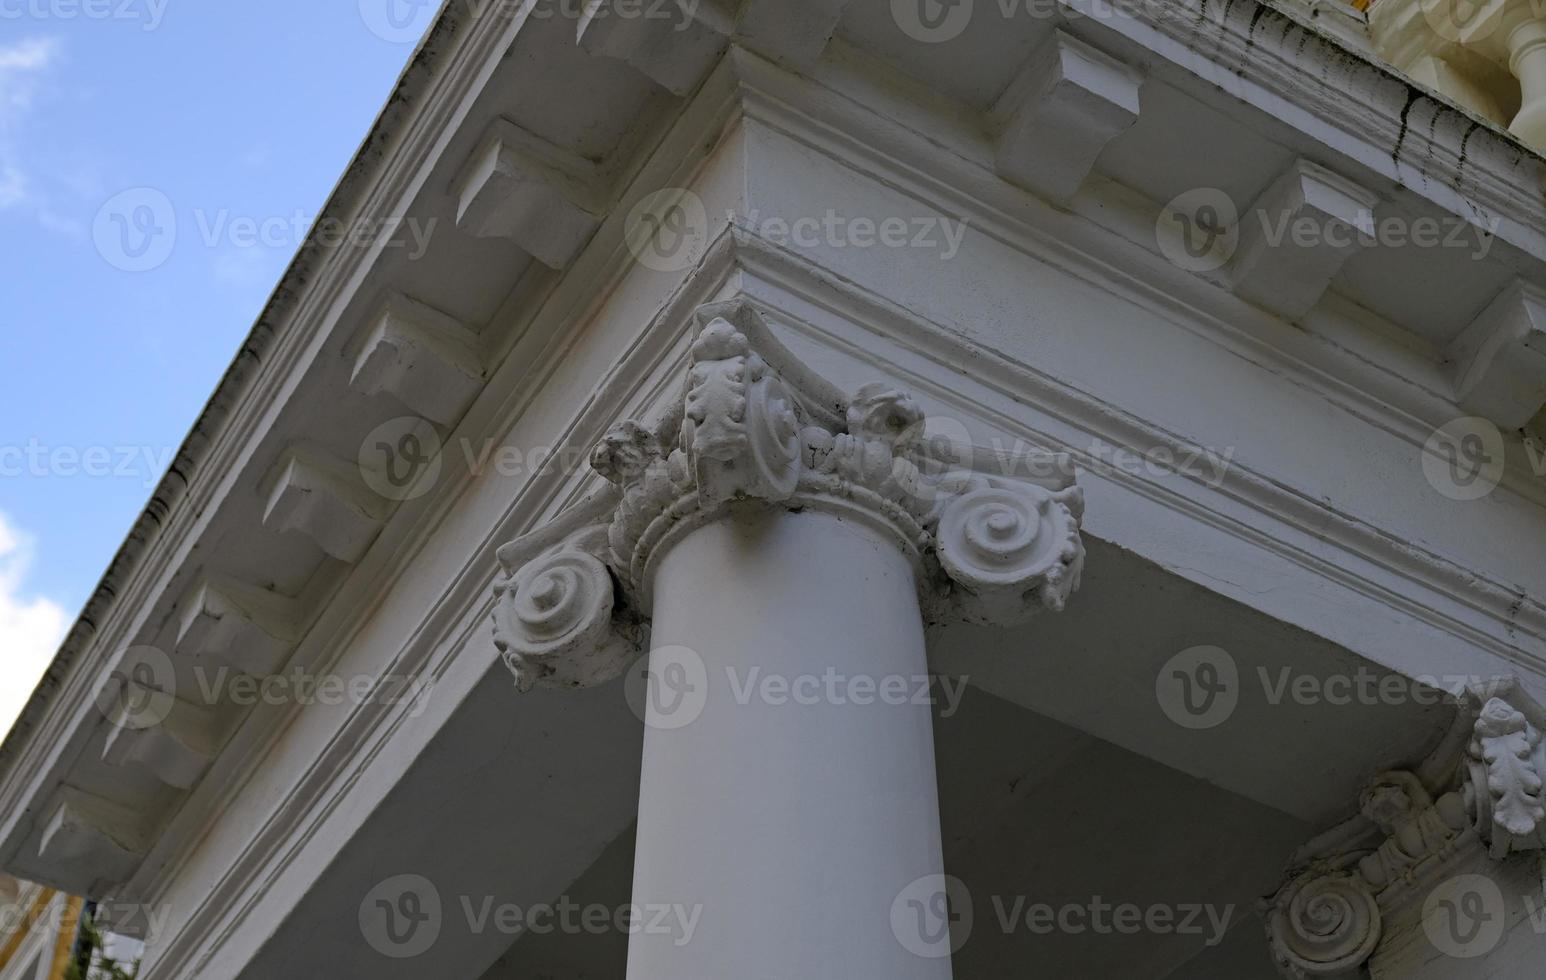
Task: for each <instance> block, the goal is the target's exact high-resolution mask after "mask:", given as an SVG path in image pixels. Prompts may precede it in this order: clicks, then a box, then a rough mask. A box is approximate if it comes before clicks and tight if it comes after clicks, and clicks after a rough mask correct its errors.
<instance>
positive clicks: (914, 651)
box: [628, 505, 950, 980]
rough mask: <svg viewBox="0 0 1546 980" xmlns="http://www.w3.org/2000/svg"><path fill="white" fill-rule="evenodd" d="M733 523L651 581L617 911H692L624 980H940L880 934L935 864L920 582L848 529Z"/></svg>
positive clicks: (643, 936) (849, 523)
mask: <svg viewBox="0 0 1546 980" xmlns="http://www.w3.org/2000/svg"><path fill="white" fill-rule="evenodd" d="M729 515H730V516H729V518H728V519H721V520H719V521H717V522H715V523H712V524H709V525H707V526H704V527H700V528H698V529H696V530H693V531H690V532H688V533H687V534H686V535H685V536H684V537H683V538H682V539H681V540H680V541H678V542H676V543H675V544H673V545H670V546H669V550H668V552H667V553H666V554H665V555H664V557H663V558H662V560H661V564H660V566H659V570H658V573H657V575H656V578H655V582H654V609H653V614H654V639H653V644H652V646H653V650H652V653H651V665H650V669H651V671H652V675H651V683H650V703H649V708H648V711H649V718H648V721H649V725H648V728H647V730H646V734H645V742H644V760H643V771H642V786H641V791H640V801H639V824H638V846H637V856H636V858H635V872H634V902H635V903H636V904H639V905H642V906H648V905H651V904H656V903H658V904H661V905H668V904H680V905H684V906H689V907H692V906H701V917H700V920H699V924H698V926H697V929H696V932H695V934H694V935H693V937H692V939H691V940H690V941H687V942H683V941H682V937H681V936H677V935H668V934H664V933H661V934H651V933H650V932H649V931H647V930H644V931H640V932H637V933H636V934H635V935H634V936H633V937H632V939H631V942H630V947H629V957H628V976H629V978H630V980H729V978H736V980H742V978H746V980H750V978H755V980H810V978H815V977H845V978H851V980H945V978H948V977H950V965H949V958H948V955H943V956H938V957H928V956H919V955H917V953H916V952H915V951H910V950H909V949H907V948H905V947H904V945H903V943H902V941H901V940H899V939H898V936H897V934H896V929H894V928H893V925H892V922H893V918H892V908H893V904H894V903H895V902H896V901H897V899H898V896H899V895H901V894H902V893H903V891H904V889H906V888H907V886H908V885H909V884H910V883H913V882H915V881H916V880H917V879H919V878H921V877H923V876H928V875H939V874H941V873H942V869H943V861H942V856H941V846H940V831H939V806H938V796H937V789H936V785H935V771H934V744H933V729H932V717H931V713H930V709H929V707H928V703H927V697H926V696H924V695H923V694H922V693H921V692H922V691H923V690H924V686H925V685H926V684H927V680H926V678H927V670H928V668H927V663H926V659H925V652H924V638H923V625H922V619H921V616H920V612H919V605H918V598H917V586H916V577H915V572H914V570H913V568H912V566H911V564H910V563H909V561H908V560H907V558H906V557H905V556H904V552H903V550H902V548H901V546H900V545H899V544H898V543H897V542H896V541H895V540H893V538H892V537H891V536H889V535H887V534H886V533H885V532H884V530H883V529H882V528H880V527H877V526H873V525H871V524H869V523H868V522H866V521H864V520H863V519H862V518H860V517H858V516H857V515H855V516H853V517H846V516H845V517H842V518H839V517H836V516H833V515H830V514H827V513H819V512H815V511H812V510H806V511H803V512H799V513H791V512H787V511H783V510H776V509H772V508H767V507H763V506H759V505H746V506H735V507H732V508H730V510H729ZM684 650H688V651H692V653H691V654H688V653H685V652H684ZM694 656H696V657H699V658H701V662H702V665H703V672H702V674H701V675H698V676H697V678H695V679H694V680H692V681H688V680H686V679H687V678H689V677H691V676H692V675H693V670H691V669H688V670H683V669H682V665H683V659H684V658H685V660H686V661H688V662H689V664H688V666H692V662H693V658H694ZM700 708H701V711H699V710H698V709H700ZM683 712H685V713H686V714H682V713H683ZM694 713H695V717H693V720H692V721H691V722H690V723H688V724H685V725H680V727H674V726H677V725H678V724H679V722H680V721H681V720H683V719H685V718H686V717H688V716H690V715H693V714H694ZM914 890H916V889H914ZM938 944H939V946H938V951H939V952H941V953H946V952H948V939H947V938H943V937H941V938H940V939H939V940H938Z"/></svg>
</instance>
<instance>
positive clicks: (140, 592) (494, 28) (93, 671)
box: [0, 4, 519, 837]
mask: <svg viewBox="0 0 1546 980" xmlns="http://www.w3.org/2000/svg"><path fill="white" fill-rule="evenodd" d="M518 26H519V25H518V24H517V23H514V22H512V21H510V20H509V19H508V18H507V17H505V16H503V15H500V16H491V17H485V18H483V19H481V20H476V21H473V20H472V19H471V18H470V17H468V16H467V15H466V14H465V13H464V12H463V11H462V10H461V8H460V6H459V5H457V4H448V5H447V7H446V9H445V11H444V12H443V14H442V16H441V17H440V19H439V20H438V21H437V23H436V26H435V28H434V30H433V31H432V32H431V33H430V34H429V35H428V36H426V38H425V39H424V40H423V42H421V44H420V45H419V47H418V48H417V50H416V51H415V53H414V56H413V58H412V60H411V61H410V62H409V65H408V67H407V68H406V69H405V71H404V72H403V75H402V77H401V78H400V79H399V82H398V85H397V88H396V90H395V91H394V95H393V98H392V99H391V100H390V101H389V102H388V104H387V106H386V107H385V108H384V109H383V110H382V113H381V115H380V117H379V118H378V119H377V121H376V123H375V125H374V127H373V128H372V130H371V133H370V135H369V136H368V137H367V138H366V140H365V142H364V143H363V145H362V146H361V148H360V150H359V151H358V152H357V154H356V156H355V158H354V161H353V162H352V163H351V164H350V166H349V168H348V169H347V170H346V171H345V175H344V177H343V179H342V180H341V181H340V183H339V185H338V187H337V188H336V189H335V190H334V191H333V193H332V195H331V196H330V197H329V200H328V202H327V204H326V205H325V206H324V208H323V210H322V211H321V213H320V216H319V220H318V221H317V222H316V223H315V224H314V226H313V227H314V228H327V227H329V226H331V225H333V223H334V222H335V221H336V222H346V221H347V220H348V218H349V217H350V216H351V215H354V214H359V213H378V212H379V213H388V212H391V211H392V210H393V207H394V204H395V202H399V201H402V200H405V199H408V198H411V196H412V195H413V193H414V192H415V191H416V189H417V188H418V186H419V185H420V184H421V183H422V181H423V180H424V178H425V177H426V176H427V166H428V164H429V163H431V162H432V161H433V159H434V157H435V153H436V151H437V150H438V148H439V146H440V145H441V144H442V143H443V142H444V141H445V140H446V139H448V138H449V134H450V132H451V130H448V129H446V128H445V123H446V120H447V119H448V118H451V119H454V118H456V117H458V116H459V115H460V113H461V111H463V109H464V108H465V107H464V105H463V103H464V100H465V99H466V97H467V95H468V94H469V93H470V92H475V91H477V90H478V89H479V88H480V86H481V84H482V79H483V78H484V77H486V74H487V72H488V71H490V70H492V67H493V63H491V62H490V60H489V57H488V56H489V54H490V53H491V52H494V51H498V50H501V45H507V44H508V43H509V39H510V36H511V35H512V34H513V32H514V30H516V29H518ZM387 147H391V148H392V152H390V153H388V152H385V151H386V148H387ZM397 210H398V211H401V210H402V208H401V207H398V208H397ZM378 254H379V243H378V248H376V249H372V250H369V251H362V250H355V249H336V248H327V247H325V246H324V245H322V244H319V243H318V242H316V241H314V240H308V241H307V242H306V243H304V244H303V246H302V247H301V249H300V250H299V251H298V252H297V255H296V257H295V258H294V259H293V260H292V262H291V265H290V266H289V268H288V269H287V270H286V272H285V274H284V277H283V279H282V280H281V282H280V285H279V286H278V288H276V290H275V292H274V294H273V297H272V298H271V299H270V301H269V304H268V306H267V307H266V308H265V310H264V311H263V313H262V314H261V315H260V317H259V319H258V321H257V324H256V325H255V326H254V328H253V330H252V332H251V333H250V334H249V336H248V338H247V339H246V340H245V341H244V342H243V344H242V346H241V349H240V350H239V352H238V354H237V356H236V360H235V361H234V363H233V364H232V366H231V367H230V369H228V371H227V372H226V374H225V376H224V377H223V378H222V380H221V382H220V384H219V385H218V387H217V388H216V390H215V393H214V395H213V396H212V397H211V398H210V401H209V403H208V404H207V405H206V407H205V409H204V411H203V413H202V414H201V416H200V417H199V419H198V420H197V421H196V422H195V424H194V426H193V428H192V430H191V433H190V435H189V437H188V438H187V440H186V441H185V443H184V444H183V446H182V447H181V448H180V450H179V452H178V455H177V457H176V458H175V460H174V461H173V463H172V466H171V468H170V471H169V472H168V474H167V476H166V477H165V478H164V479H163V480H162V482H161V484H160V485H159V486H158V487H157V489H156V491H155V492H154V493H153V495H152V497H151V500H150V503H149V504H148V505H147V507H146V509H145V511H144V513H143V514H142V515H141V517H140V518H139V519H138V520H137V521H136V523H135V525H134V528H133V529H132V530H131V531H130V533H129V536H128V539H127V540H126V541H125V543H124V545H123V546H122V547H121V548H120V550H119V552H118V554H117V555H116V556H115V557H114V559H113V561H112V562H111V564H110V565H109V567H108V571H107V572H106V574H105V575H104V577H103V579H102V581H101V583H99V585H98V586H97V588H96V590H95V592H94V593H93V595H92V597H91V598H90V599H89V600H88V601H87V604H86V607H85V609H84V611H83V612H82V614H81V615H80V617H79V618H78V620H77V621H76V623H75V625H74V626H73V627H72V628H71V630H70V633H69V634H68V636H67V637H66V639H65V641H64V643H63V644H62V645H61V647H60V650H59V652H58V654H57V655H56V657H55V659H54V661H53V663H52V665H51V666H50V668H49V670H48V672H47V673H46V674H45V676H44V678H43V680H42V682H41V683H40V684H39V687H38V690H37V692H36V693H35V694H34V695H33V697H32V699H31V700H30V701H29V702H28V704H27V706H26V708H25V709H24V710H23V712H22V715H21V718H20V719H19V720H18V722H17V724H16V726H15V727H14V728H13V729H12V731H11V734H10V735H9V736H8V737H7V739H6V741H5V743H4V745H3V746H0V768H3V778H0V798H6V799H15V798H18V797H20V796H21V795H22V791H20V790H19V789H18V785H17V784H18V783H19V782H21V781H28V780H30V781H33V782H36V781H37V780H42V779H47V778H48V777H49V774H50V772H51V767H50V766H48V765H47V764H46V763H45V762H43V761H42V760H41V759H40V758H39V756H40V755H42V754H45V753H55V752H58V751H62V750H65V749H67V747H68V746H70V745H72V744H73V738H72V737H71V735H70V733H69V732H68V731H67V729H69V728H73V727H74V726H75V725H76V724H77V722H78V721H79V720H80V719H79V717H78V714H79V713H78V712H75V711H71V710H61V709H59V708H58V704H59V703H60V702H63V703H68V704H85V703H87V702H89V700H90V699H91V698H92V697H93V696H94V695H95V692H94V691H92V690H88V688H90V687H91V686H92V685H94V684H95V683H96V681H97V678H98V670H97V668H98V667H99V666H100V663H99V661H100V660H101V658H102V657H103V656H105V655H108V654H111V653H112V652H113V651H114V649H115V648H117V647H118V646H119V645H121V642H122V640H121V638H122V637H123V636H124V635H127V634H131V633H132V632H133V631H134V630H135V629H136V628H137V624H139V623H142V622H143V621H144V620H145V619H146V618H147V617H148V616H149V615H151V613H152V612H153V611H154V609H155V607H156V605H157V603H156V599H157V598H158V596H159V595H160V594H161V593H162V591H163V590H164V589H165V586H166V583H167V582H168V581H169V580H170V578H171V576H172V575H174V574H175V573H176V572H177V570H178V569H179V568H180V567H181V564H182V558H183V556H185V555H186V553H187V551H188V550H189V549H190V548H191V547H192V542H194V541H195V540H196V539H197V538H198V536H199V535H200V534H201V533H203V531H204V530H205V529H206V528H207V527H208V525H209V523H210V521H211V520H212V519H213V517H214V512H215V508H214V507H213V504H214V502H216V501H218V500H219V499H221V498H222V497H224V496H225V495H227V494H228V493H229V492H230V491H231V489H232V487H233V486H234V485H235V484H236V483H237V482H238V481H239V480H240V479H241V478H242V477H243V475H244V474H245V467H243V466H242V465H241V463H242V461H243V458H244V456H245V454H246V453H247V452H248V451H249V449H250V446H251V445H252V444H253V443H254V442H255V440H256V438H257V436H258V434H259V433H261V432H262V431H263V430H264V428H265V427H266V426H267V425H269V424H271V423H272V421H273V418H274V417H275V416H276V415H277V413H278V412H279V410H280V409H281V408H282V407H283V406H284V404H285V403H286V401H287V396H288V395H289V394H290V393H292V392H293V391H294V388H295V385H296V384H297V379H298V377H299V376H300V374H301V373H302V371H303V368H304V365H305V364H306V363H308V362H309V361H310V359H312V358H314V357H315V356H316V354H317V351H318V349H319V346H320V343H321V340H322V338H324V337H325V336H326V335H327V333H328V331H329V330H330V329H331V327H332V326H334V324H335V322H336V315H337V306H338V300H339V298H340V297H341V296H343V295H345V294H346V293H347V292H348V291H349V290H350V289H351V288H352V287H353V286H354V284H355V283H356V282H357V281H358V278H359V277H360V276H361V275H362V274H363V270H365V269H367V268H368V267H369V266H370V265H371V264H372V263H373V262H374V261H375V258H376V257H377V255H378ZM40 725H41V727H40ZM8 817H9V819H7V820H6V823H5V825H4V826H3V827H0V837H8V836H10V833H11V830H12V827H13V826H14V823H15V821H17V820H20V819H23V818H24V817H25V813H23V812H15V813H12V814H10V815H8Z"/></svg>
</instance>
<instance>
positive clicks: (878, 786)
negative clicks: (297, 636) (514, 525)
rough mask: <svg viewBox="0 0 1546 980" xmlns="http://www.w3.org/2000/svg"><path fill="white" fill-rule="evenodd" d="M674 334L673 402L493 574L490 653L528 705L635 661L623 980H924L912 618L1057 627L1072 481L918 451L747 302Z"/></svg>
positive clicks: (910, 428) (944, 940)
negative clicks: (551, 690)
mask: <svg viewBox="0 0 1546 980" xmlns="http://www.w3.org/2000/svg"><path fill="white" fill-rule="evenodd" d="M696 319H697V330H696V334H695V336H694V339H693V343H692V345H691V349H690V351H689V357H688V365H687V372H686V375H687V377H686V380H687V384H686V390H685V391H684V393H683V395H682V397H681V400H680V401H678V402H673V403H670V404H668V405H665V406H662V410H661V412H660V414H659V416H658V417H657V418H655V419H653V420H652V421H651V422H650V424H643V423H640V422H636V421H632V420H629V421H624V422H622V423H620V424H618V425H617V426H614V427H613V429H612V430H611V431H610V432H608V433H607V435H606V436H605V437H604V438H603V439H602V440H601V443H600V444H599V445H598V446H597V448H596V450H595V452H594V453H593V454H592V456H591V463H592V466H593V467H594V468H595V469H596V471H597V473H598V474H599V475H600V476H601V477H603V478H604V479H605V480H606V482H607V484H608V485H607V486H602V487H599V488H598V489H597V490H596V491H595V492H594V493H593V494H592V495H591V496H590V497H587V498H586V499H585V500H583V501H581V502H580V503H577V504H576V505H574V506H572V507H570V508H568V509H567V510H565V511H564V512H562V513H561V514H559V515H558V516H556V517H555V518H554V519H553V520H552V521H551V522H550V523H549V524H547V525H546V526H544V527H542V528H539V529H537V530H535V531H533V532H532V533H530V534H527V535H525V536H523V537H521V538H518V539H516V540H515V541H512V542H510V543H509V544H507V545H505V546H504V547H502V548H500V549H499V561H500V565H501V566H502V568H503V574H501V575H500V577H499V578H498V579H497V581H496V582H495V585H494V597H495V603H494V617H493V618H494V642H495V643H496V645H497V646H498V647H499V650H500V652H501V655H502V656H503V658H504V660H505V662H506V663H507V664H508V665H509V667H510V669H511V670H512V672H513V673H514V674H515V677H516V681H517V684H518V685H519V686H520V687H521V688H522V689H523V690H525V689H530V688H532V687H534V686H537V685H546V686H553V687H561V688H575V687H586V686H590V685H594V684H602V683H606V682H607V681H610V680H612V679H614V678H616V677H617V676H618V675H619V674H622V673H624V672H625V671H626V670H627V669H628V667H629V664H630V663H631V662H632V661H633V660H634V659H635V658H636V657H637V655H638V653H639V652H640V651H641V650H642V649H644V648H648V649H649V650H650V655H649V660H648V663H647V665H646V666H647V670H648V680H647V681H646V680H643V678H644V676H645V675H644V674H642V673H641V674H638V675H633V674H631V675H630V677H629V682H630V683H631V684H632V683H634V682H635V681H637V682H638V683H637V684H635V693H636V694H637V695H638V696H639V697H640V698H641V700H642V701H643V702H644V703H643V705H642V707H643V710H642V711H641V715H642V716H643V717H644V718H645V719H646V722H647V723H648V728H647V730H646V733H645V740H644V758H643V772H642V776H641V779H642V783H641V791H640V803H639V822H638V843H637V849H636V858H635V861H636V864H635V870H634V896H633V902H634V904H635V905H636V906H639V907H640V908H641V915H640V917H639V918H638V919H636V920H635V927H636V928H635V930H634V932H633V933H632V935H631V937H630V944H629V957H628V958H629V963H628V976H629V978H630V980H814V978H826V977H843V978H852V980H944V978H948V977H949V976H950V961H949V953H950V935H949V924H950V918H951V910H950V908H949V906H948V903H947V893H946V888H945V886H946V879H945V878H944V875H943V865H942V860H941V853H940V831H939V806H938V791H937V789H936V787H935V781H934V745H933V732H932V728H931V725H932V717H931V713H930V710H929V706H928V697H927V677H928V666H927V663H926V660H925V654H924V641H923V618H924V614H923V610H924V608H925V607H926V608H927V611H928V616H929V618H930V620H931V621H933V620H939V619H945V618H959V619H966V620H970V621H972V622H978V623H998V624H1003V625H1009V624H1013V623H1017V622H1020V621H1021V620H1023V619H1024V618H1026V617H1028V616H1031V615H1034V614H1035V613H1037V612H1038V611H1040V610H1045V609H1052V610H1056V609H1061V608H1062V607H1063V604H1064V602H1066V601H1067V599H1068V597H1069V596H1070V594H1071V593H1072V592H1073V591H1074V589H1075V588H1077V587H1078V584H1079V574H1080V569H1081V568H1082V567H1083V564H1084V547H1083V544H1082V543H1081V541H1080V537H1079V521H1080V515H1081V513H1082V511H1083V499H1082V497H1081V495H1080V491H1079V488H1078V487H1077V486H1075V485H1074V480H1073V473H1072V467H1071V465H1070V464H1069V461H1068V459H1067V457H1064V456H1059V455H1056V454H1048V453H1027V454H1023V455H1019V456H1016V457H1014V458H1009V457H1006V456H1001V455H995V454H985V453H979V452H977V451H974V450H970V448H969V447H967V448H966V449H965V451H961V450H962V448H963V447H954V448H951V447H946V446H939V445H934V444H932V441H931V440H926V439H924V438H923V436H924V434H925V427H926V426H925V419H924V417H923V413H922V411H921V410H920V409H919V407H918V406H917V404H916V403H914V402H913V400H912V399H911V398H910V397H908V396H907V394H906V393H904V392H902V391H899V390H897V389H896V388H893V387H892V386H890V385H888V384H884V383H876V384H868V385H864V386H862V387H861V388H860V389H859V390H858V391H857V392H855V393H854V394H852V395H848V394H845V393H844V392H842V391H840V390H838V389H836V388H835V387H833V386H832V385H830V384H829V383H827V382H826V381H825V380H823V379H822V378H820V377H819V376H817V375H815V374H814V373H812V372H811V371H810V370H809V369H808V368H806V367H805V366H804V365H803V364H801V363H800V362H799V361H797V360H796V359H795V358H794V357H793V356H792V355H791V354H790V353H789V351H788V350H787V349H785V348H784V347H783V346H782V345H781V344H779V343H778V341H777V340H776V338H775V337H774V336H773V334H772V331H771V330H770V329H769V327H768V325H767V324H766V323H765V322H764V321H763V319H762V316H761V314H760V313H758V311H757V310H756V309H755V308H753V307H751V306H750V305H749V304H748V303H745V302H744V301H733V302H730V303H726V304H716V305H713V306H709V307H704V308H702V309H700V310H699V311H698V314H697V317H696Z"/></svg>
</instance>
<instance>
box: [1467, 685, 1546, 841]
mask: <svg viewBox="0 0 1546 980" xmlns="http://www.w3.org/2000/svg"><path fill="white" fill-rule="evenodd" d="M1468 755H1469V758H1470V766H1469V773H1468V775H1469V778H1470V783H1471V793H1472V805H1473V806H1474V807H1475V809H1476V816H1477V829H1478V830H1479V831H1480V832H1481V834H1482V836H1483V838H1484V839H1485V840H1486V841H1487V842H1488V844H1489V845H1490V850H1491V853H1492V856H1493V857H1499V858H1501V857H1504V856H1506V855H1508V854H1510V853H1512V852H1514V851H1525V850H1539V849H1541V848H1542V847H1546V833H1543V830H1546V803H1543V800H1542V793H1541V787H1542V778H1541V777H1542V772H1543V768H1542V763H1543V761H1546V760H1543V758H1542V747H1541V732H1540V730H1539V729H1537V728H1536V727H1535V725H1533V724H1531V722H1530V720H1529V719H1528V718H1527V717H1526V715H1525V713H1524V711H1522V710H1520V709H1519V708H1517V707H1515V706H1514V705H1512V704H1510V703H1509V702H1508V701H1506V700H1504V699H1503V698H1501V697H1492V698H1488V699H1487V701H1486V702H1485V703H1484V704H1483V705H1482V708H1481V710H1480V712H1479V713H1478V716H1477V718H1476V723H1475V726H1474V728H1473V737H1472V740H1471V744H1470V746H1469V747H1468Z"/></svg>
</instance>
